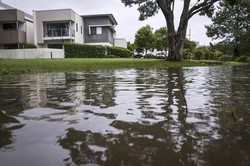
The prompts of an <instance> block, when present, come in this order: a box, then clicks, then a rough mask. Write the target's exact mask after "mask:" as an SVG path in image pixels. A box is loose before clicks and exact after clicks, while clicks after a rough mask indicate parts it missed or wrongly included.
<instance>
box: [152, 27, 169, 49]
mask: <svg viewBox="0 0 250 166" xmlns="http://www.w3.org/2000/svg"><path fill="white" fill-rule="evenodd" d="M154 36H155V44H154V48H156V49H157V50H158V51H167V49H168V46H169V44H168V31H167V27H162V28H160V29H157V30H155V33H154Z"/></svg>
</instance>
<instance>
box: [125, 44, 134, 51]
mask: <svg viewBox="0 0 250 166" xmlns="http://www.w3.org/2000/svg"><path fill="white" fill-rule="evenodd" d="M127 48H128V49H129V50H130V51H134V50H135V45H134V44H133V43H132V44H131V43H130V42H127Z"/></svg>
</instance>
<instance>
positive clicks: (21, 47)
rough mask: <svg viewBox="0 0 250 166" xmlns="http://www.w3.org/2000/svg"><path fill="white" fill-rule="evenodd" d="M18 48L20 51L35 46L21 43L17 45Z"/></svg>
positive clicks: (34, 46)
mask: <svg viewBox="0 0 250 166" xmlns="http://www.w3.org/2000/svg"><path fill="white" fill-rule="evenodd" d="M19 48H20V49H29V48H36V45H35V44H32V43H27V42H23V43H20V44H19Z"/></svg>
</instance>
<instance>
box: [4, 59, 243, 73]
mask: <svg viewBox="0 0 250 166" xmlns="http://www.w3.org/2000/svg"><path fill="white" fill-rule="evenodd" d="M202 62H203V61H202ZM202 62H201V61H195V60H191V61H183V62H167V61H165V60H159V59H131V58H119V59H118V58H116V59H112V58H110V59H109V58H105V59H97V58H84V59H80V58H79V59H75V58H73V59H28V60H0V76H3V75H18V74H32V73H46V72H65V71H86V70H104V69H125V68H159V67H191V66H211V65H218V64H206V63H202ZM206 62H211V61H206ZM238 64H240V63H236V62H226V63H223V65H238Z"/></svg>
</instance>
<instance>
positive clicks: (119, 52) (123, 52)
mask: <svg viewBox="0 0 250 166" xmlns="http://www.w3.org/2000/svg"><path fill="white" fill-rule="evenodd" d="M108 54H109V55H115V56H116V57H117V58H129V57H131V55H132V52H131V51H130V50H129V49H127V48H122V47H108Z"/></svg>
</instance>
